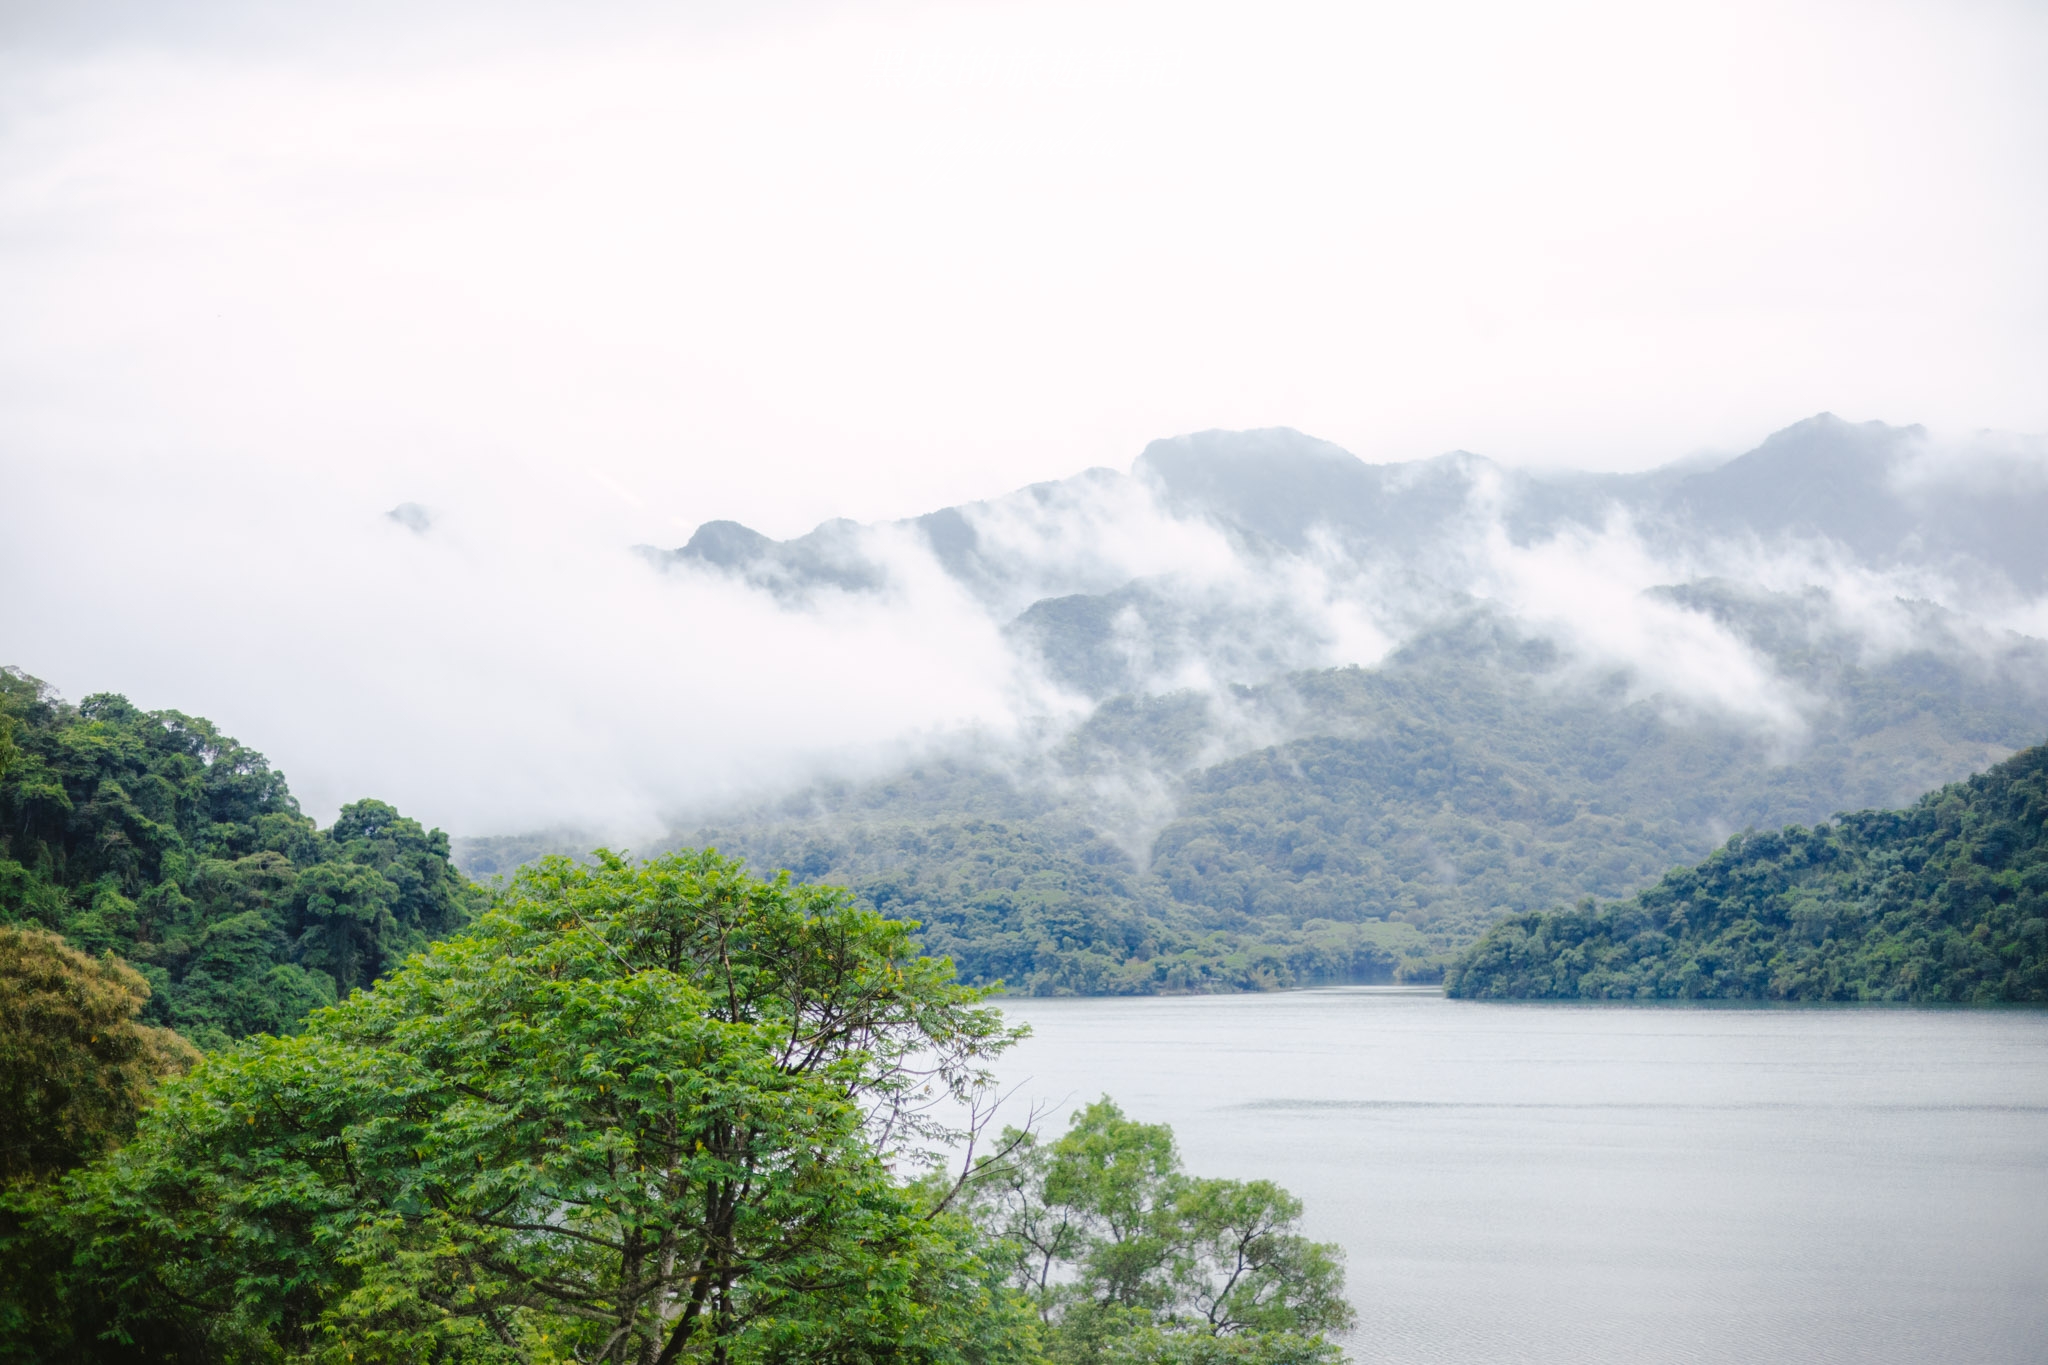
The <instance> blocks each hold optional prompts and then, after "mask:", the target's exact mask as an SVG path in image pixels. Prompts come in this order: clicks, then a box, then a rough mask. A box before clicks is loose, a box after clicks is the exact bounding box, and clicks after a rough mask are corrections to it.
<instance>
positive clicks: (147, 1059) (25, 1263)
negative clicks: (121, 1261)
mask: <svg viewBox="0 0 2048 1365" xmlns="http://www.w3.org/2000/svg"><path fill="white" fill-rule="evenodd" d="M148 997H149V987H148V985H147V984H145V983H144V981H143V980H142V978H141V977H140V976H138V975H136V974H135V973H134V972H133V971H130V970H129V969H128V968H127V967H125V966H122V965H121V964H120V963H119V962H117V961H115V960H114V959H113V958H112V957H104V958H98V959H95V958H91V957H87V956H86V955H85V954H83V953H80V952H78V951H76V950H74V949H72V948H70V947H68V946H67V945H66V944H65V943H64V941H63V940H62V939H61V938H59V937H57V935H55V934H51V933H46V932H43V931H41V930H34V929H16V928H5V927H0V1355H4V1356H6V1358H8V1359H27V1360H36V1361H46V1362H56V1361H60V1360H66V1359H72V1358H81V1357H76V1355H75V1353H73V1352H70V1351H69V1350H68V1349H67V1348H68V1346H70V1345H76V1344H78V1343H87V1344H88V1345H89V1344H90V1343H92V1342H93V1340H94V1338H95V1337H96V1336H97V1335H98V1332H99V1330H100V1328H101V1327H102V1326H104V1325H105V1324H106V1321H107V1316H106V1314H105V1312H104V1311H102V1305H100V1304H99V1303H98V1302H97V1300H96V1299H95V1298H94V1297H93V1296H92V1295H91V1294H89V1293H88V1294H83V1295H77V1294H72V1293H70V1292H69V1274H68V1272H69V1266H70V1261H71V1251H72V1246H71V1243H70V1241H69V1239H68V1238H66V1237H64V1236H63V1235H62V1234H61V1233H58V1232H56V1231H55V1229H54V1227H53V1219H54V1216H55V1215H58V1214H60V1213H61V1211H62V1208H63V1204H64V1195H63V1193H62V1191H61V1189H60V1188H59V1187H57V1186H56V1185H54V1184H53V1183H52V1182H53V1181H54V1179H55V1178H56V1177H58V1176H60V1175H61V1174H63V1173H64V1172H65V1171H68V1170H71V1169H73V1168H75V1167H77V1166H79V1165H81V1164H83V1163H84V1162H87V1161H89V1160H91V1159H93V1158H95V1157H98V1156H100V1155H101V1154H102V1153H104V1152H106V1151H108V1150H110V1149H111V1148H114V1147H116V1146H118V1145H119V1144H120V1143H122V1142H124V1141H126V1140H127V1139H128V1137H129V1136H130V1135H131V1134H132V1133H133V1132H134V1131H135V1126H136V1122H137V1120H138V1119H139V1118H140V1117H141V1115H142V1112H143V1111H144V1110H145V1109H146V1108H147V1107H148V1106H149V1104H150V1102H151V1100H152V1098H153V1097H154V1094H155V1092H156V1090H157V1087H158V1086H159V1085H160V1084H161V1083H162V1081H163V1080H164V1079H165V1078H166V1077H168V1076H172V1075H176V1074H177V1073H179V1072H182V1071H184V1070H185V1069H186V1068H188V1067H189V1066H191V1065H192V1063H193V1062H195V1061H196V1060H197V1059H198V1053H197V1052H195V1051H194V1050H193V1049H192V1047H191V1045H190V1044H188V1043H186V1042H185V1040H184V1039H182V1038H180V1037H178V1035H177V1034H175V1033H172V1032H171V1031H170V1030H168V1029H162V1028H153V1027H151V1026H150V1025H148V1024H144V1023H142V1022H140V1020H139V1019H138V1018H137V1015H138V1014H139V1013H140V1012H141V1009H142V1005H143V1002H144V1001H145V1000H146V999H148ZM8 1347H13V1348H16V1349H15V1350H13V1351H12V1353H9V1351H8V1350H7V1349H6V1348H8ZM111 1358H112V1357H108V1359H111Z"/></svg>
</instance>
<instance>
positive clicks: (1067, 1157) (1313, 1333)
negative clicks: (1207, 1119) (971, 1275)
mask: <svg viewBox="0 0 2048 1365" xmlns="http://www.w3.org/2000/svg"><path fill="white" fill-rule="evenodd" d="M1005 1138H1006V1142H1005V1144H1004V1145H1005V1147H1006V1148H1007V1149H1008V1150H1007V1152H1006V1154H1005V1155H1004V1156H1002V1157H1000V1158H995V1159H991V1160H990V1161H989V1162H988V1163H987V1165H986V1167H985V1170H984V1178H983V1179H981V1180H979V1181H977V1182H975V1183H974V1185H973V1186H972V1197H973V1199H974V1201H975V1204H976V1206H977V1208H978V1210H979V1211H980V1214H981V1217H982V1219H983V1221H984V1223H985V1224H986V1225H987V1226H989V1227H990V1228H991V1230H992V1231H994V1232H995V1233H996V1234H997V1235H998V1236H1000V1237H1001V1239H1002V1245H1003V1247H1004V1249H1005V1251H1006V1254H1007V1259H1008V1262H1009V1271H1010V1280H1011V1283H1012V1284H1013V1285H1015V1286H1016V1287H1017V1288H1018V1289H1019V1290H1020V1291H1022V1292H1023V1293H1024V1295H1025V1296H1026V1297H1027V1298H1028V1299H1029V1300H1030V1301H1031V1303H1032V1304H1033V1306H1034V1307H1036V1309H1037V1310H1038V1314H1039V1318H1040V1320H1041V1322H1042V1323H1043V1324H1044V1328H1045V1339H1046V1344H1047V1354H1048V1355H1049V1356H1050V1357H1051V1358H1052V1359H1053V1360H1055V1361H1060V1362H1067V1361H1074V1362H1080V1361H1095V1360H1115V1361H1189V1362H1193V1361H1210V1360H1216V1361H1222V1360H1258V1361H1267V1362H1273V1363H1274V1365H1280V1362H1287V1363H1288V1365H1293V1363H1294V1362H1301V1363H1302V1365H1308V1362H1323V1361H1331V1360H1337V1359H1341V1352H1340V1351H1338V1349H1337V1348H1336V1347H1335V1346H1334V1345H1332V1344H1331V1343H1330V1342H1329V1340H1328V1339H1327V1337H1326V1336H1325V1335H1324V1334H1325V1333H1327V1332H1331V1331H1338V1330H1342V1329H1344V1328H1348V1327H1350V1326H1351V1325H1352V1322H1353V1320H1354V1315H1353V1313H1352V1310H1351V1306H1350V1304H1348V1303H1347V1302H1346V1301H1345V1299H1344V1295H1343V1284H1344V1275H1343V1253H1342V1251H1341V1250H1339V1249H1338V1248H1337V1247H1335V1246H1333V1245H1329V1244H1325V1243H1318V1242H1311V1241H1310V1240H1308V1239H1307V1238H1306V1237H1304V1236H1302V1235H1301V1232H1300V1230H1299V1226H1298V1225H1299V1222H1300V1219H1301V1201H1300V1200H1298V1199H1296V1198H1294V1197H1293V1196H1292V1195H1290V1194H1288V1193H1287V1191H1285V1190H1283V1189H1281V1188H1280V1187H1279V1186H1277V1185H1275V1184H1273V1183H1272V1182H1271V1181H1265V1180H1250V1181H1240V1180H1220V1179H1196V1178H1193V1177H1190V1176H1188V1175H1187V1174H1186V1173H1185V1172H1183V1171H1182V1169H1181V1164H1180V1157H1179V1154H1178V1152H1177V1151H1176V1150H1175V1147H1174V1141H1173V1133H1172V1130H1171V1129H1169V1128H1167V1127H1166V1126H1165V1125H1163V1124H1144V1123H1137V1122H1134V1121H1132V1120H1131V1119H1129V1118H1127V1117H1125V1115H1124V1113H1123V1111H1122V1110H1121V1109H1119V1108H1118V1107H1117V1106H1116V1104H1115V1103H1114V1102H1113V1101H1111V1100H1110V1099H1109V1098H1108V1097H1107V1096H1105V1097H1104V1098H1102V1099H1101V1100H1098V1101H1097V1102H1095V1103H1094V1104H1091V1105H1088V1106H1087V1107H1085V1108H1083V1109H1081V1110H1080V1111H1078V1112H1077V1113H1075V1115H1074V1116H1073V1118H1072V1120H1071V1122H1070V1124H1069V1126H1068V1129H1067V1131H1066V1133H1065V1134H1064V1135H1063V1136H1061V1137H1060V1138H1059V1139H1057V1140H1056V1141H1052V1142H1045V1141H1041V1140H1040V1139H1039V1138H1038V1137H1037V1136H1036V1135H1034V1134H1032V1133H1029V1132H1024V1131H1019V1130H1011V1131H1010V1132H1009V1133H1007V1134H1006V1135H1005Z"/></svg>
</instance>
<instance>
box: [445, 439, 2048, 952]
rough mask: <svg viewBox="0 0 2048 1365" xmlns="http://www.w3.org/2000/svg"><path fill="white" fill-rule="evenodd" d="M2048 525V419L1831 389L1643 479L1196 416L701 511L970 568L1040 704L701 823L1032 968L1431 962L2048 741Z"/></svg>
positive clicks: (862, 581)
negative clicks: (1008, 462)
mask: <svg viewBox="0 0 2048 1365" xmlns="http://www.w3.org/2000/svg"><path fill="white" fill-rule="evenodd" d="M2044 525H2048V448H2044V446H2043V444H2042V443H2041V442H2039V441H2035V440H2030V439H2027V438H2017V437H2010V436H2003V435H1998V434H1992V433H1987V434H1983V435H1980V436H1978V437H1974V438H1971V439H1969V440H1967V441H1963V442H1938V441H1936V440H1934V439H1933V438H1931V437H1930V436H1929V435H1928V433H1926V432H1925V431H1923V430H1922V429H1920V428H1917V427H1894V426H1888V425H1886V424H1883V423H1878V422H1866V423H1851V422H1846V421H1843V420H1841V419H1839V418H1836V417H1834V416H1831V415H1828V414H1822V415H1820V416H1816V417H1813V418H1810V419H1808V420H1806V421H1803V422H1800V423H1797V424H1796V425H1794V426H1791V427H1788V428H1786V429H1785V430H1783V431H1781V432H1778V433H1776V434H1775V435H1773V436H1771V437H1770V438H1769V439H1767V440H1766V441H1764V442H1763V443H1762V444H1761V445H1760V446H1758V447H1757V448H1756V449H1755V450H1752V451H1750V452H1748V453H1746V454H1742V455H1740V456H1737V457H1734V458H1732V459H1725V460H1709V459H1697V460H1691V461H1685V462H1681V463H1678V464H1674V465H1670V466H1666V467H1664V468H1660V469H1655V470H1650V471H1647V472H1643V473H1632V474H1589V473H1572V472H1540V471H1527V470H1515V469H1507V468H1503V467H1501V466H1499V465H1497V464H1495V463H1494V462H1492V461H1490V460H1487V459H1486V458H1484V457H1482V456H1478V455H1473V454H1469V453H1466V452H1454V453H1452V454H1448V455H1444V456H1440V457H1437V458H1435V459H1430V460H1422V461H1414V462H1409V463H1403V464H1388V465H1371V464H1367V463H1365V462H1363V461H1361V460H1358V459H1357V458H1355V457H1353V456H1352V455H1350V454H1349V453H1347V452H1346V451H1344V450H1342V449H1341V448H1339V447H1337V446H1335V445H1332V444H1330V443H1328V442H1325V441H1320V440H1317V439H1315V438H1313V437H1310V436H1306V435H1303V434H1301V433H1299V432H1295V431H1291V430H1287V429H1282V428H1275V429H1268V430H1260V431H1249V432H1204V433H1200V434H1197V435H1191V436H1182V437H1175V438H1172V439H1169V440H1162V441H1155V442H1154V443H1152V444H1151V445H1150V446H1148V447H1147V448H1146V449H1145V451H1144V452H1143V453H1142V454H1141V455H1140V456H1139V457H1138V459H1137V460H1136V462H1135V463H1134V464H1133V465H1132V467H1131V469H1130V471H1129V472H1128V473H1120V472H1117V471H1113V470H1107V469H1091V470H1087V471H1084V472H1082V473H1080V474H1078V475H1075V476H1074V477H1072V478H1069V479H1064V480H1059V481H1056V482H1052V483H1046V484H1038V485H1033V486H1031V487H1029V488H1025V489H1022V490H1019V491H1018V492H1015V493H1013V494H1010V495H1008V496H1006V497H1003V498H997V499H992V500H989V501H986V502H980V503H973V504H965V505H962V506H957V507H949V508H945V509H941V510H939V511H936V512H932V513H929V514H926V515H924V516H920V517H915V518H910V519H907V520H903V521H898V522H891V523H881V524H873V525H864V524H859V523H853V522H846V521H835V522H827V523H825V524H824V525H822V526H820V527H818V528H817V529H816V530H814V531H812V532H810V533H809V534H807V535H804V536H800V537H796V538H794V539H791V540H787V541H777V540H773V539H770V538H768V537H766V536H763V535H760V534H758V533H756V532H754V531H751V530H749V529H748V528H746V527H744V526H740V525H738V524H736V523H733V522H721V521H714V522H709V523H706V524H704V525H703V526H701V527H699V528H698V529H697V531H696V533H695V534H694V535H692V536H691V538H690V539H689V541H688V542H687V543H686V544H684V545H682V546H680V547H677V548H674V549H667V550H661V549H653V548H647V547H642V550H641V553H642V554H643V555H644V556H645V557H646V558H647V560H648V561H649V563H650V565H651V567H652V568H653V569H654V570H656V571H658V572H661V573H665V574H686V575H689V574H697V575H716V576H721V577H724V578H728V579H731V580H734V581H736V582H738V583H741V584H744V585H746V587H747V588H749V589H751V590H753V591H757V592H759V593H761V594H762V595H763V596H764V597H765V598H767V599H769V600H770V601H772V603H773V604H774V605H775V607H776V609H778V610H784V611H792V612H824V613H831V612H836V611H845V610H849V609H851V608H853V607H854V606H856V605H857V604H859V603H860V602H863V601H882V600H891V599H892V598H894V599H905V598H908V597H912V596H915V595H916V594H919V593H923V594H925V597H924V598H921V599H919V600H928V599H929V597H930V594H931V593H932V592H933V591H942V592H943V593H944V594H947V595H949V598H950V600H952V601H953V602H955V603H956V604H961V603H964V604H966V605H965V607H964V609H965V610H967V611H969V612H970V614H977V613H978V614H979V616H980V618H981V619H984V620H986V621H987V622H988V623H989V624H990V626H991V627H992V628H994V629H995V630H998V631H999V632H1000V633H1001V635H1002V637H1003V638H1004V640H1005V641H1007V643H1008V645H1009V647H1010V649H1011V650H1012V651H1013V653H1014V656H1015V660H1016V674H1017V680H1016V685H1015V692H1016V695H1017V697H1018V701H1017V708H1016V709H1017V715H1016V718H1015V724H1014V725H1013V726H1012V727H1011V728H1010V729H1009V730H1007V731H1006V732H1005V733H1003V734H1000V735H990V734H976V735H954V736H927V737H924V738H923V741H922V743H921V744H920V745H919V746H917V747H916V749H915V751H914V752H913V753H912V756H911V757H909V758H907V759H906V760H904V761H903V762H901V763H900V764H899V765H897V766H895V767H894V768H892V769H888V770H884V771H873V770H870V771H866V772H859V773H842V774H839V775H836V776H827V777H822V778H820V779H819V780H818V781H816V782H815V783H813V784H810V785H808V786H805V787H803V788H801V789H800V790H796V791H783V792H777V793H774V794H772V795H771V796H769V797H767V798H765V799H758V800H754V801H750V802H744V803H740V804H738V805H735V806H733V807H731V808H728V809H721V810H700V811H692V812H684V813H680V814H679V816H678V818H677V821H676V825H675V828H674V830H673V831H672V834H671V836H670V842H674V843H704V842H716V843H718V844H719V845H720V846H721V847H723V848H725V849H727V850H728V851H736V852H741V853H745V854H747V855H748V856H749V857H750V858H752V859H753V860H755V861H756V862H757V863H759V864H764V865H772V866H777V867H788V868H790V869H792V870H793V872H794V873H795V874H796V875H797V876H799V877H802V878H806V879H814V880H827V881H839V882H845V883H847V884H849V885H851V886H853V887H854V888H855V890H856V892H857V894H859V895H861V896H863V897H864V898H866V899H868V900H870V901H871V902H873V903H874V904H876V905H878V906H880V907H882V908H883V909H885V910H887V911H888V912H890V913H893V914H900V915H904V916H908V917H912V918H916V919H918V920H920V921H921V922H922V923H923V924H924V925H925V929H924V931H923V932H924V934H925V937H926V941H927V944H928V946H929V947H930V948H931V949H932V950H933V951H943V952H946V953H948V954H950V955H951V956H953V957H954V958H955V960H956V961H957V962H958V963H959V964H960V966H961V968H962V971H963V974H964V975H966V976H967V977H968V978H969V979H970V980H980V981H992V980H996V979H1002V980H1005V981H1006V982H1008V983H1009V984H1010V985H1011V986H1012V987H1013V988H1016V989H1024V990H1035V991H1083V992H1086V991H1131V990H1169V989H1213V988H1223V987H1245V986H1263V985H1278V984H1289V983H1293V982H1299V981H1304V980H1311V979H1320V978H1329V977H1356V978H1374V977H1388V976H1404V977H1407V978H1409V979H1429V978H1432V977H1434V976H1435V975H1437V974H1439V973H1440V972H1441V971H1442V969H1443V966H1444V964H1445V963H1446V962H1448V961H1450V960H1451V958H1452V956H1453V955H1454V954H1455V953H1457V952H1458V951H1460V950H1461V949H1463V948H1464V947H1465V946H1466V945H1468V944H1470V943H1471V942H1473V941H1474V940H1475V939H1476V938H1477V937H1478V936H1479V935H1481V934H1483V933H1484V932H1485V931H1486V929H1487V928H1488V927H1489V926H1490V925H1492V924H1494V923H1496V922H1498V921H1500V920H1501V919H1503V918H1504V917H1506V916H1510V915H1516V914H1524V913H1528V912H1531V911H1538V910H1544V909H1548V908H1550V907H1552V906H1555V905H1560V904H1570V903H1574V902H1576V901H1578V900H1580V899H1582V898H1584V897H1586V896H1596V897H1608V898H1611V897H1617V896H1623V895H1627V894H1630V893H1632V892H1634V891H1636V890H1639V889H1640V888H1642V887H1644V886H1646V885H1649V884H1650V883H1652V882H1654V881H1655V880H1656V879H1657V877H1658V876H1659V875H1661V874H1662V873H1664V872H1665V871H1666V870H1667V869H1669V868H1671V867H1673V866H1676V865H1679V864H1683V863H1689V862H1692V861H1696V860H1697V859H1699V858H1701V857H1703V856H1705V855H1706V853H1707V852H1708V851H1709V850H1711V849H1712V848H1714V847H1715V846H1717V845H1718V844H1720V843H1721V842H1722V841H1723V840H1725V839H1726V838H1727V837H1728V836H1729V835H1730V834H1731V833H1734V832H1736V831H1739V830H1742V829H1745V828H1749V827H1757V828H1767V827H1771V826H1774V825H1777V824H1785V823H1794V822H1806V823H1812V822H1815V821H1820V820H1824V819H1826V818H1827V817H1828V816H1830V815H1831V814H1833V813H1834V812H1836V811H1838V810H1842V809H1847V808H1852V807H1861V806H1883V805H1901V804H1904V803H1905V802H1907V801H1910V800H1911V799H1913V798H1914V797H1916V796H1917V795H1918V794H1919V793H1920V792H1922V791H1924V790H1926V789H1928V788H1930V787H1934V786H1938V785H1940V784H1941V783H1944V782H1949V781H1954V780H1956V779H1958V778H1961V777H1963V776H1965V775H1966V774H1968V773H1970V772H1972V771H1975V770H1977V769H1979V768H1982V767H1984V766H1986V765H1987V764H1989V763H1992V762H1995V761H1996V760H1998V759H2000V758H2002V757H2004V756H2005V755H2006V754H2008V753H2010V752H2012V751H2013V750H2015V749H2018V748H2020V747H2023V746H2025V745H2028V744H2032V743H2037V742H2039V740H2040V739H2041V738H2042V737H2043V736H2044V734H2048V645H2044V644H2043V643H2042V642H2041V641H2040V640H2038V639H2036V638H2034V635H2033V631H2034V630H2036V629H2038V623H2039V622H2041V621H2043V620H2048V616H2044V615H2043V613H2042V611H2041V604H2042V601H2043V595H2044V591H2048V536H2042V535H2041V534H2039V531H2038V528H2039V527H2041V526H2044ZM934 584H936V585H937V588H936V589H934V587H933V585H934ZM589 842H591V840H590V839H589V838H587V837H579V836H565V835H554V836H525V837H515V838H508V839H485V840H465V841H458V845H457V857H458V859H459V860H461V861H462V862H463V864H464V865H465V866H466V867H468V868H469V869H470V870H472V871H474V872H477V873H479V874H488V873H491V872H494V871H499V872H501V871H505V870H508V869H509V868H510V867H512V866H515V865H516V864H517V863H518V862H520V861H522V860H523V859H524V858H526V857H529V856H531V855H532V854H533V853H534V852H536V851H539V850H542V849H551V848H552V849H564V850H571V851H575V850H579V849H580V848H582V847H584V846H587V844H588V843H589Z"/></svg>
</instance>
